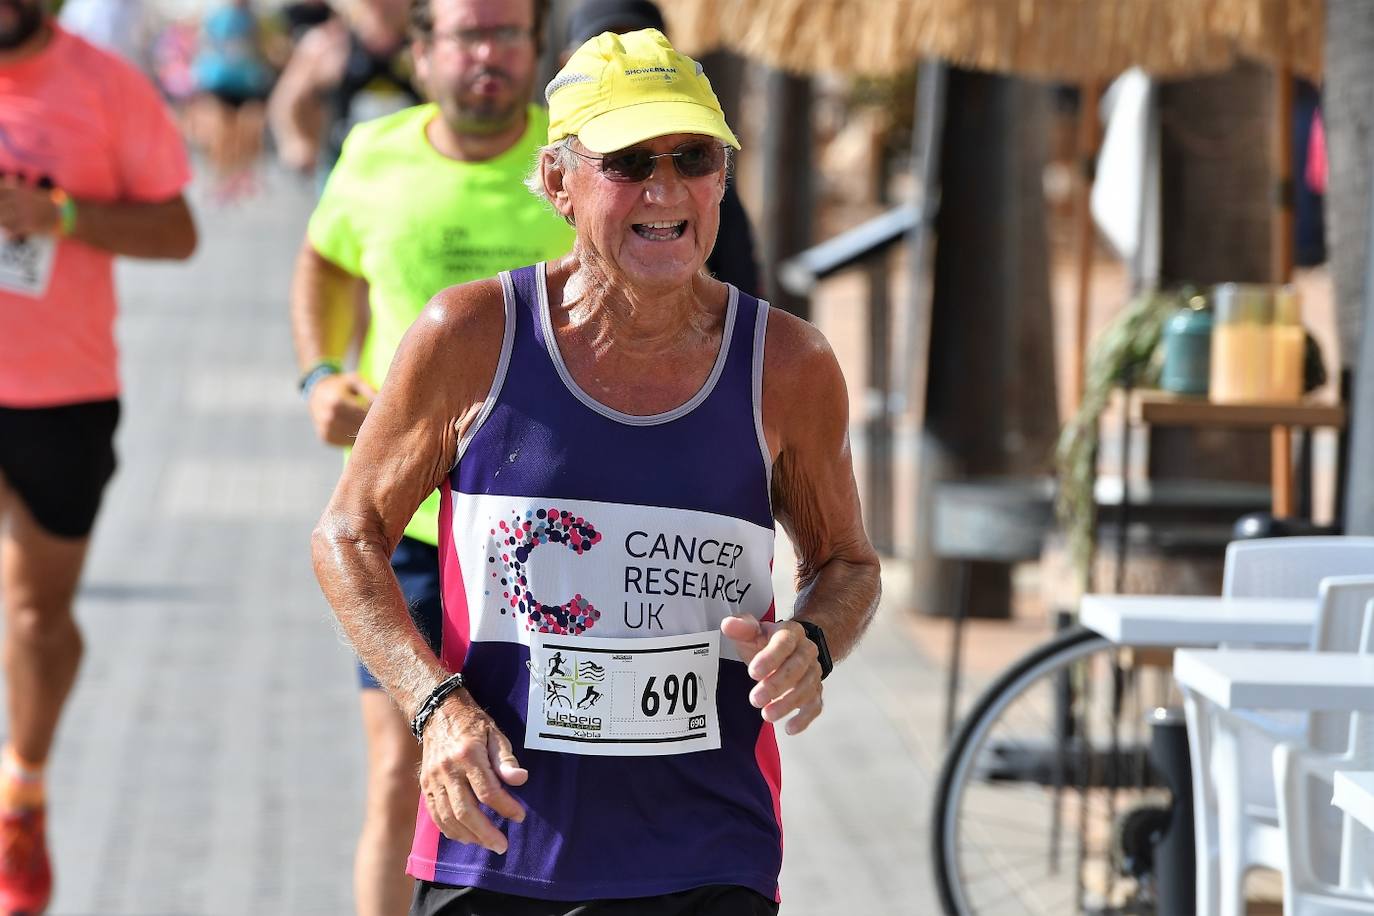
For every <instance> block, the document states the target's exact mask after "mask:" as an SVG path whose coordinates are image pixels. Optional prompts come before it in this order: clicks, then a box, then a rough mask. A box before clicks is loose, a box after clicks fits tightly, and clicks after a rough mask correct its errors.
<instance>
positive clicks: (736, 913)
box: [410, 881, 778, 916]
mask: <svg viewBox="0 0 1374 916" xmlns="http://www.w3.org/2000/svg"><path fill="white" fill-rule="evenodd" d="M777 912H778V905H777V904H776V903H774V902H773V901H772V900H769V899H768V898H767V897H764V896H763V895H762V894H760V893H758V892H757V891H754V890H750V889H749V888H747V887H739V886H737V885H733V884H713V885H709V886H707V887H696V888H692V889H691V890H689V891H679V892H678V893H676V894H663V895H662V896H658V897H634V898H631V899H627V900H585V901H582V902H569V901H566V900H536V899H535V898H533V897H516V896H514V895H512V894H497V893H494V892H493V891H484V890H480V889H478V888H475V887H449V886H448V885H445V884H431V883H430V882H428V881H417V882H415V900H414V902H413V903H412V904H411V906H410V916H777Z"/></svg>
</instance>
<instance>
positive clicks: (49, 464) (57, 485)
mask: <svg viewBox="0 0 1374 916" xmlns="http://www.w3.org/2000/svg"><path fill="white" fill-rule="evenodd" d="M118 425H119V401H92V402H89V403H85V404H66V405H63V406H61V407H35V408H19V407H0V474H4V477H5V482H6V483H7V484H8V485H9V487H10V488H11V489H12V490H14V491H15V493H16V494H18V496H19V498H20V499H21V500H23V502H24V505H25V506H26V507H27V508H28V510H29V513H30V514H31V515H32V516H33V517H34V519H35V520H36V521H37V522H38V524H39V525H41V526H42V527H43V528H45V529H46V530H48V531H50V532H52V533H53V534H55V535H57V536H58V537H64V538H83V537H86V536H87V535H88V534H90V533H91V528H92V527H94V525H95V514H96V512H97V511H98V510H99V509H100V497H101V495H102V494H103V493H104V492H105V485H106V484H107V483H109V482H110V478H111V477H112V476H114V471H115V450H114V432H115V427H116V426H118Z"/></svg>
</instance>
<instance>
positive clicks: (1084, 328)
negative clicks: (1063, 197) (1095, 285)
mask: <svg viewBox="0 0 1374 916" xmlns="http://www.w3.org/2000/svg"><path fill="white" fill-rule="evenodd" d="M1101 97H1102V87H1101V84H1099V83H1098V82H1097V81H1096V80H1088V81H1087V82H1085V83H1083V85H1082V87H1081V88H1080V90H1079V94H1078V106H1079V107H1078V163H1079V168H1080V170H1081V171H1080V174H1079V179H1078V199H1077V200H1076V201H1075V207H1074V211H1075V212H1074V221H1075V223H1076V224H1077V230H1078V239H1077V242H1078V257H1077V261H1078V288H1077V289H1076V290H1075V298H1074V314H1073V349H1072V351H1071V352H1070V353H1069V391H1070V392H1071V394H1072V398H1071V400H1070V402H1069V410H1070V412H1071V413H1072V412H1075V411H1077V410H1078V405H1079V404H1080V403H1082V401H1083V385H1084V377H1085V374H1086V369H1085V363H1086V362H1087V354H1088V318H1089V312H1090V307H1089V306H1090V303H1089V301H1088V300H1089V294H1090V290H1091V286H1092V272H1093V248H1094V247H1095V243H1096V241H1097V232H1096V230H1095V229H1094V228H1093V217H1092V210H1091V207H1090V204H1091V202H1092V193H1093V174H1094V171H1095V169H1096V165H1095V162H1096V159H1097V148H1098V143H1099V141H1098V123H1097V120H1098V119H1097V106H1098V102H1099V100H1100V99H1101Z"/></svg>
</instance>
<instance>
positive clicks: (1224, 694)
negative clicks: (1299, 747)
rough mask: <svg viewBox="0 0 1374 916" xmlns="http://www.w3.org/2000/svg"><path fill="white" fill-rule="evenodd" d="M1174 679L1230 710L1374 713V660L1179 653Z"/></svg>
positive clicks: (1281, 653)
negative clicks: (1346, 710)
mask: <svg viewBox="0 0 1374 916" xmlns="http://www.w3.org/2000/svg"><path fill="white" fill-rule="evenodd" d="M1174 680H1176V681H1178V682H1179V684H1181V685H1182V686H1184V687H1186V688H1187V689H1189V690H1191V691H1193V692H1195V693H1197V694H1198V695H1199V696H1203V697H1206V698H1207V699H1208V700H1211V701H1212V702H1213V703H1216V704H1217V705H1218V706H1221V707H1222V708H1224V709H1287V710H1295V711H1298V710H1301V711H1307V712H1313V711H1316V710H1322V709H1368V710H1374V656H1371V655H1356V654H1353V653H1348V652H1289V651H1285V650H1282V649H1227V650H1217V649H1179V650H1178V651H1177V652H1175V653H1174Z"/></svg>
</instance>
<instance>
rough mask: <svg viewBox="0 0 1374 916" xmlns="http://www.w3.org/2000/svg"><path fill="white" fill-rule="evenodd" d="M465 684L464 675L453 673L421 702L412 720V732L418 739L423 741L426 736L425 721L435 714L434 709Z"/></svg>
mask: <svg viewBox="0 0 1374 916" xmlns="http://www.w3.org/2000/svg"><path fill="white" fill-rule="evenodd" d="M462 686H463V675H461V674H453V675H450V676H449V677H447V678H445V679H444V680H442V681H440V682H439V686H438V687H435V688H434V690H433V691H431V692H430V695H429V697H428V698H427V699H426V700H425V701H424V702H423V703H421V704H420V709H419V711H418V712H416V713H415V718H413V719H411V720H410V733H411V734H412V735H414V736H415V740H416V741H423V740H424V737H425V723H427V722H428V721H429V717H430V716H432V715H434V710H436V709H438V708H439V704H440V703H442V702H444V698H445V697H447V696H448V695H449V694H450V693H453V691H455V690H457V689H459V688H460V687H462Z"/></svg>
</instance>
